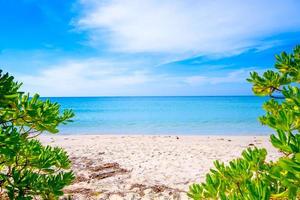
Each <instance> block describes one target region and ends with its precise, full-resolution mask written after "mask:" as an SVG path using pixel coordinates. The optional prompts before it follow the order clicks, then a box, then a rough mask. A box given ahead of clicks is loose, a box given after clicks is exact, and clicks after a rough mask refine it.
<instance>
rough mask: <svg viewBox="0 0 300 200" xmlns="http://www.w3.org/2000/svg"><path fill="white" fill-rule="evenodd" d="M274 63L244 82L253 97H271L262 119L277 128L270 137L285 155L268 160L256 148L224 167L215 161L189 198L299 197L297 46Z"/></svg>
mask: <svg viewBox="0 0 300 200" xmlns="http://www.w3.org/2000/svg"><path fill="white" fill-rule="evenodd" d="M275 67H276V69H277V70H276V71H271V70H268V71H266V72H265V73H263V74H262V75H259V74H258V73H256V72H253V73H251V74H250V78H249V79H248V81H249V82H250V83H252V84H253V92H254V93H255V94H256V95H259V96H270V97H271V98H270V100H268V101H267V102H265V103H264V105H263V108H264V110H265V111H266V114H265V115H264V116H262V117H260V121H261V122H262V124H264V125H267V126H269V127H271V128H273V129H274V130H275V131H276V133H275V134H272V135H271V136H270V141H271V143H272V145H273V146H274V147H276V148H277V149H278V150H279V151H281V152H282V153H283V156H282V157H280V158H279V159H278V160H276V161H273V162H266V155H267V151H266V150H265V149H258V148H256V147H254V148H248V149H246V150H244V151H243V153H242V156H241V158H237V159H235V160H232V161H230V162H229V164H227V165H225V164H224V163H220V162H219V161H215V163H214V165H215V168H214V169H211V170H210V173H208V174H207V175H206V180H205V182H203V183H201V184H193V185H191V186H190V190H189V192H188V196H189V197H190V198H192V199H194V200H198V199H222V200H226V199H233V200H240V199H241V200H267V199H291V200H293V199H300V134H299V131H300V90H299V83H300V46H296V47H295V48H294V50H293V52H292V53H291V54H288V53H286V52H283V53H281V54H280V55H277V56H276V64H275Z"/></svg>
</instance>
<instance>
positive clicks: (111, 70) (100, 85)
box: [16, 59, 150, 96]
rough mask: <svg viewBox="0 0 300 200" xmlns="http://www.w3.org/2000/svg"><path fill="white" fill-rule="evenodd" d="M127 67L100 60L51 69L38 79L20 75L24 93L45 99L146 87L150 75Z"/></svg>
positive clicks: (37, 76) (69, 63)
mask: <svg viewBox="0 0 300 200" xmlns="http://www.w3.org/2000/svg"><path fill="white" fill-rule="evenodd" d="M127 65H128V63H118V62H115V61H106V60H101V59H83V60H68V61H63V62H61V63H59V64H56V65H50V66H47V67H45V68H44V69H43V70H41V71H39V73H37V74H36V75H24V74H20V75H17V76H16V77H17V79H18V80H20V81H22V82H23V83H24V88H23V89H24V90H25V91H30V92H31V93H36V92H37V93H40V94H41V95H42V96H93V95H124V94H130V92H131V91H130V87H131V86H137V85H139V84H143V83H146V82H148V81H150V80H149V77H147V72H146V71H142V70H132V69H130V68H127V67H128V66H127Z"/></svg>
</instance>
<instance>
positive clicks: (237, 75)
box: [185, 68, 257, 86]
mask: <svg viewBox="0 0 300 200" xmlns="http://www.w3.org/2000/svg"><path fill="white" fill-rule="evenodd" d="M251 71H253V68H246V69H239V70H235V71H231V72H229V73H228V74H224V75H223V76H218V77H209V76H201V75H199V76H198V75H196V76H189V77H186V78H185V82H186V83H187V84H189V85H191V86H199V85H203V84H212V85H216V84H222V83H243V82H246V78H247V77H249V73H250V72H251ZM256 71H257V70H256Z"/></svg>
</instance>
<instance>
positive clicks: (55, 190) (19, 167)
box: [0, 71, 74, 199]
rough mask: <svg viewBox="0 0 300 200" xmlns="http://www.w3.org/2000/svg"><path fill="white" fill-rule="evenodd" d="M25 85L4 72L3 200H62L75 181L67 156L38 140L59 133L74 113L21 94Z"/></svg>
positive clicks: (0, 132) (0, 122) (0, 127)
mask: <svg viewBox="0 0 300 200" xmlns="http://www.w3.org/2000/svg"><path fill="white" fill-rule="evenodd" d="M20 87H21V84H20V83H17V82H15V81H14V78H13V77H12V76H10V75H9V74H7V73H6V74H4V75H3V74H2V71H0V91H1V94H0V198H1V199H34V198H35V199H36V198H39V199H58V197H59V196H61V195H63V191H62V190H63V188H64V187H65V186H67V185H69V184H71V182H72V181H73V179H74V174H73V172H72V171H70V167H71V163H70V160H69V158H68V155H67V153H66V152H65V151H64V150H63V149H61V148H58V147H50V146H43V145H42V144H41V143H40V142H39V140H37V139H36V137H37V136H38V135H39V134H41V133H43V132H49V133H57V132H58V129H57V127H58V126H59V125H60V124H65V123H67V122H71V118H72V117H73V116H74V113H73V112H72V111H71V110H65V111H63V113H61V112H60V106H59V104H57V103H52V102H50V101H49V100H46V101H42V100H41V99H40V98H39V95H37V94H36V95H34V96H33V97H29V94H24V93H23V92H20V91H19V90H20Z"/></svg>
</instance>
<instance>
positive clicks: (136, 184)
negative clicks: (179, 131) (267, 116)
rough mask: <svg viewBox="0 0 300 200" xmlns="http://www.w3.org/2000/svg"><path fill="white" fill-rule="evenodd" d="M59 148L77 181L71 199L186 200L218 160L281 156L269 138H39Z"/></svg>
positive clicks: (71, 189)
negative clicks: (249, 153) (264, 153)
mask: <svg viewBox="0 0 300 200" xmlns="http://www.w3.org/2000/svg"><path fill="white" fill-rule="evenodd" d="M40 139H41V141H42V142H43V143H45V144H51V145H54V146H60V147H63V148H64V149H65V150H66V151H67V152H68V153H69V155H70V158H71V160H72V162H73V170H74V172H75V174H76V176H77V178H76V180H75V182H74V184H73V185H71V186H69V187H67V188H66V190H65V191H66V193H69V194H71V195H72V196H73V197H74V199H130V200H135V199H163V200H165V199H178V200H181V199H182V200H183V199H188V198H187V196H186V193H185V192H186V191H188V186H189V185H190V184H192V183H195V182H200V181H203V180H204V178H205V174H206V173H207V172H208V171H209V169H210V168H211V167H213V161H214V160H216V159H218V160H221V161H225V162H228V161H229V160H231V159H233V158H236V157H239V156H240V154H241V152H242V150H243V149H245V148H247V147H249V146H254V145H255V146H258V147H264V148H267V150H268V153H269V154H268V159H269V160H270V159H275V158H276V157H277V156H278V155H280V154H279V152H277V151H276V150H275V149H274V148H273V147H272V145H271V143H270V142H269V137H267V136H112V135H68V136H62V135H60V136H58V135H57V136H56V135H53V136H52V135H51V136H42V137H40Z"/></svg>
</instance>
